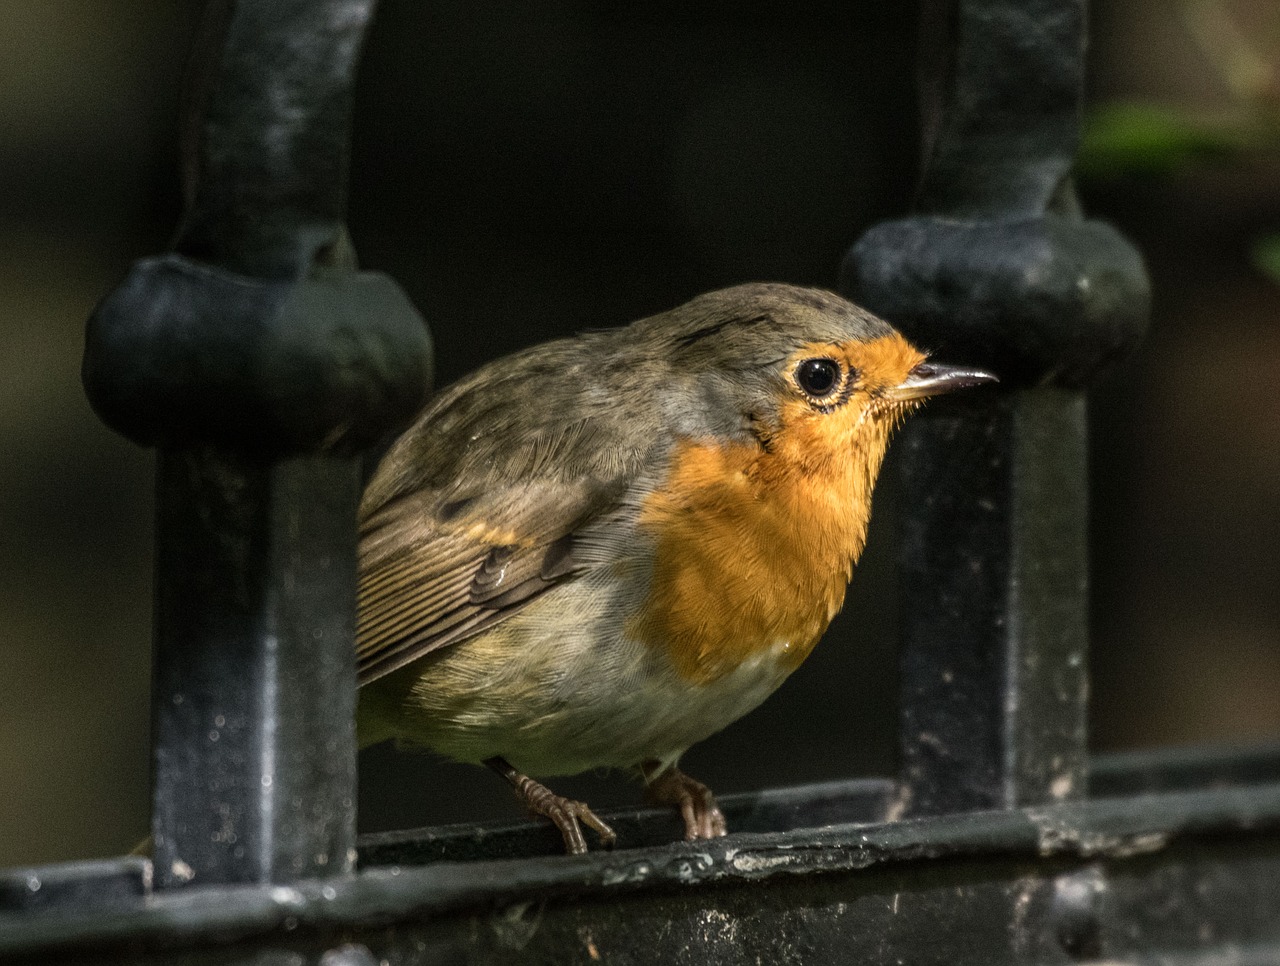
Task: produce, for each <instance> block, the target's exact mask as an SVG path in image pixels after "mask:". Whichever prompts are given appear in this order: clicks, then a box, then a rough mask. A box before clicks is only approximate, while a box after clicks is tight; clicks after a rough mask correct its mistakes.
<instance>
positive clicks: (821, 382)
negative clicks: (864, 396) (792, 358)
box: [796, 359, 840, 399]
mask: <svg viewBox="0 0 1280 966" xmlns="http://www.w3.org/2000/svg"><path fill="white" fill-rule="evenodd" d="M839 380H840V364H839V363H838V362H836V361H835V360H834V359H805V360H804V362H802V363H800V365H798V366H796V384H797V385H799V387H800V388H801V389H803V390H804V391H805V392H807V393H808V394H809V395H810V396H813V397H814V398H816V399H821V398H822V397H823V396H826V395H829V394H830V393H831V391H832V390H834V389H835V388H836V383H837V382H839Z"/></svg>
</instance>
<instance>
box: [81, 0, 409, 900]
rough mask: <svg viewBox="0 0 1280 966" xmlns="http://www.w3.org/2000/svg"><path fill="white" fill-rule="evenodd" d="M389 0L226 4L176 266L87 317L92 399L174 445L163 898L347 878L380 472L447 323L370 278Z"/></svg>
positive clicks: (195, 98)
mask: <svg viewBox="0 0 1280 966" xmlns="http://www.w3.org/2000/svg"><path fill="white" fill-rule="evenodd" d="M373 8H374V2H373V0H211V2H210V3H209V4H208V5H207V6H206V9H205V20H204V25H203V30H202V32H201V36H200V38H199V40H198V41H197V47H196V51H195V53H194V56H193V59H192V81H193V86H192V89H191V91H190V95H191V96H190V104H189V107H190V113H189V115H188V118H187V124H186V135H187V136H186V144H185V147H186V155H185V173H186V176H187V183H186V189H187V190H186V210H185V212H184V218H183V224H182V228H181V230H180V231H179V234H178V240H177V244H176V251H175V252H174V253H171V254H169V255H166V256H161V257H159V258H149V259H143V260H142V261H140V262H138V263H137V264H136V265H135V266H134V267H133V269H132V271H131V272H130V275H129V277H128V278H127V279H126V280H125V281H124V283H123V284H122V285H121V286H120V287H119V288H118V289H117V290H116V291H115V292H113V293H112V294H111V295H109V296H108V297H107V299H106V300H104V302H103V303H102V305H100V306H99V307H98V309H97V310H96V311H95V313H94V315H93V317H92V318H91V319H90V322H89V328H88V334H87V340H86V348H85V360H84V381H85V388H86V391H87V392H88V394H89V397H90V400H91V402H92V403H93V405H94V407H95V409H96V410H97V411H98V413H99V415H101V416H102V418H103V419H104V420H105V421H106V422H107V423H108V424H110V425H111V426H112V427H113V428H115V429H117V430H119V431H120V432H122V433H124V434H125V435H127V436H129V437H131V438H132V439H134V440H136V441H138V442H140V443H143V444H145V445H156V446H158V447H159V450H160V453H159V465H158V489H159V493H158V501H157V502H158V517H157V533H156V540H157V555H156V624H155V664H154V691H153V702H154V733H153V742H154V765H155V769H154V776H153V778H154V795H153V818H152V837H153V849H154V868H155V881H156V884H157V885H158V886H161V887H172V886H177V885H181V884H183V883H186V882H196V883H201V884H208V883H220V882H286V881H290V880H292V879H297V878H301V877H307V876H320V875H339V874H343V873H346V872H350V871H351V870H352V868H353V863H354V845H355V841H354V839H355V806H354V802H355V737H354V725H353V714H354V706H355V658H354V648H353V633H354V630H353V629H354V614H355V546H356V542H355V513H356V506H357V502H358V499H359V486H360V484H359V481H360V473H359V466H358V462H359V453H360V451H361V449H363V448H364V447H366V446H368V445H370V444H371V443H373V442H375V441H376V440H378V439H379V438H380V437H382V436H383V435H384V434H385V433H386V432H387V430H388V429H389V428H391V427H392V426H393V425H394V424H395V423H396V422H397V421H399V420H401V419H403V418H404V417H407V416H408V415H409V414H410V413H411V412H412V411H413V410H414V409H415V408H416V406H417V405H418V404H419V403H420V401H421V399H422V396H423V394H424V392H425V388H426V385H427V381H428V379H429V371H430V346H429V340H428V338H427V334H426V329H425V326H424V325H423V324H422V321H421V319H420V318H419V317H418V316H417V313H416V312H415V311H414V310H413V308H412V306H411V305H410V304H409V303H408V301H407V300H406V299H405V298H404V296H403V295H402V294H401V293H400V291H399V289H398V288H397V287H396V286H395V285H394V283H392V282H391V281H390V280H389V279H387V278H385V277H383V276H381V275H378V274H376V273H370V272H358V271H356V270H355V266H354V257H353V255H352V254H351V251H350V247H349V244H348V242H347V238H346V232H345V228H344V225H343V214H344V208H345V190H346V158H347V142H348V138H349V127H350V110H351V86H352V83H353V81H354V72H355V65H356V60H357V57H358V53H359V49H360V42H361V39H362V37H363V34H364V31H365V28H366V26H367V24H368V21H369V18H370V17H371V15H372V13H373Z"/></svg>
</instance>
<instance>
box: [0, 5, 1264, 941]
mask: <svg viewBox="0 0 1280 966" xmlns="http://www.w3.org/2000/svg"><path fill="white" fill-rule="evenodd" d="M374 6H375V4H374V2H373V0H211V2H210V3H209V4H208V7H207V11H206V21H205V24H204V27H203V33H202V36H201V40H200V41H199V44H198V46H197V51H196V62H195V65H194V76H195V82H194V85H193V88H192V92H193V96H192V98H191V108H190V113H189V115H188V126H187V142H186V172H185V174H186V179H187V180H186V186H187V194H186V211H185V215H184V220H183V224H182V226H181V229H180V232H179V235H178V239H177V242H176V244H175V247H174V250H173V252H171V253H169V254H167V255H164V256H161V257H158V258H154V259H146V260H143V261H142V262H140V263H138V264H137V265H136V266H135V267H134V270H133V272H132V273H131V274H130V276H129V278H128V279H127V280H126V281H125V283H124V284H123V285H122V286H121V287H120V288H119V289H118V290H117V291H116V292H114V293H113V294H112V295H111V296H109V297H108V298H107V300H106V301H105V302H104V303H103V304H102V306H101V307H100V308H99V309H98V311H97V312H96V313H95V315H94V318H93V319H92V321H91V323H90V327H89V335H88V343H87V346H86V353H85V369H84V372H85V385H86V388H87V390H88V392H89V394H90V398H91V399H92V401H93V403H94V406H95V408H96V409H97V410H98V412H99V413H100V414H101V415H102V417H103V418H104V420H106V421H107V422H108V423H109V424H110V425H111V426H113V427H114V428H116V429H118V430H119V431H121V432H122V433H124V434H126V435H128V436H129V437H131V438H133V439H135V440H137V441H138V442H141V443H143V444H145V445H154V446H157V447H158V449H159V451H160V460H159V474H158V475H159V482H158V485H159V500H158V504H159V521H158V531H157V540H158V544H159V552H158V554H157V607H156V644H155V665H156V670H155V688H154V697H153V701H154V722H155V727H154V746H155V775H154V817H153V836H154V858H153V859H149V860H148V859H142V858H126V859H120V860H113V861H104V862H91V863H71V864H66V865H61V866H54V867H49V868H43V869H27V870H15V871H13V872H10V873H7V874H3V875H0V957H12V958H16V959H30V960H38V961H41V962H49V961H52V960H55V959H59V958H61V959H65V960H68V961H71V960H84V959H90V960H95V961H97V960H104V961H105V960H111V959H130V960H133V959H137V960H143V959H148V960H155V961H159V960H164V961H192V962H195V961H199V962H202V963H203V962H209V961H228V962H239V961H244V962H249V961H253V962H259V961H277V960H279V961H282V962H283V961H288V962H291V963H293V962H309V961H313V960H314V961H318V962H322V963H326V964H329V966H336V964H339V963H351V964H356V963H373V962H379V961H382V962H388V963H411V962H424V963H426V962H433V963H434V962H461V961H467V962H474V961H485V962H488V961H493V962H515V961H525V960H533V961H547V962H558V963H559V962H577V961H582V962H595V961H603V962H640V961H659V960H665V961H669V962H672V963H684V962H689V963H694V962H696V963H707V962H716V963H719V962H725V963H729V962H823V963H826V962H866V963H875V962H884V963H892V962H947V963H961V962H984V963H1002V962H1010V963H1013V962H1018V963H1026V962H1041V961H1043V962H1066V961H1078V960H1082V959H1096V958H1101V957H1106V958H1110V959H1126V960H1128V959H1153V958H1160V957H1164V959H1163V960H1162V961H1172V960H1176V961H1178V962H1201V961H1204V962H1209V961H1220V958H1221V957H1223V956H1227V957H1229V961H1231V962H1280V753H1277V752H1276V751H1274V750H1265V749H1264V750H1262V751H1258V752H1254V753H1250V754H1230V755H1220V756H1215V755H1200V756H1187V755H1182V756H1167V757H1162V756H1158V755H1145V756H1129V757H1116V758H1110V759H1105V760H1099V761H1094V762H1092V763H1091V762H1089V761H1088V759H1087V756H1086V743H1085V712H1086V707H1087V688H1086V664H1087V661H1086V657H1087V628H1086V591H1087V556H1086V548H1085V522H1086V513H1087V507H1086V503H1085V494H1086V472H1087V469H1086V465H1085V403H1084V395H1083V387H1084V386H1086V385H1087V383H1088V381H1089V379H1090V378H1091V377H1092V375H1093V374H1094V373H1095V372H1096V371H1097V369H1098V368H1099V367H1100V366H1101V365H1102V364H1103V363H1105V362H1106V361H1107V360H1108V359H1110V358H1112V357H1113V356H1115V355H1116V354H1118V353H1120V352H1122V351H1124V350H1126V349H1127V348H1129V347H1130V346H1132V344H1133V343H1134V342H1135V341H1136V339H1137V338H1138V337H1139V335H1140V334H1141V331H1142V327H1143V325H1144V320H1145V314H1146V306H1147V288H1146V281H1145V275H1144V272H1143V268H1142V264H1141V260H1140V258H1139V257H1138V255H1137V254H1136V253H1135V252H1134V250H1133V249H1132V248H1131V247H1130V246H1129V245H1128V244H1127V243H1126V242H1125V241H1124V240H1123V239H1121V238H1120V237H1119V236H1118V235H1117V234H1116V233H1115V232H1114V231H1112V230H1111V229H1110V228H1108V227H1107V226H1105V225H1101V224H1098V223H1096V222H1091V221H1088V220H1086V219H1084V218H1083V217H1082V216H1081V215H1080V213H1079V211H1078V209H1077V205H1076V204H1075V200H1074V193H1073V190H1072V187H1071V181H1070V168H1071V162H1072V157H1073V154H1074V151H1075V145H1076V138H1077V133H1078V127H1079V112H1080V106H1081V98H1082V86H1083V63H1084V60H1083V58H1084V44H1085V6H1084V3H1083V0H924V2H923V4H922V25H923V32H922V40H921V64H922V82H923V83H922V88H923V93H924V101H923V103H924V118H925V132H924V138H923V144H924V158H923V171H924V175H923V179H922V182H921V188H920V192H919V197H918V205H917V211H916V214H915V215H913V216H912V217H909V218H906V219H904V220H901V221H896V222H891V223H888V224H883V225H880V226H878V227H876V228H874V229H873V230H872V231H871V232H869V233H868V234H867V235H866V236H864V237H863V238H862V239H861V240H860V241H859V242H858V243H857V244H856V245H855V246H854V247H853V249H852V250H851V252H850V254H849V256H848V258H847V259H846V262H845V265H844V268H843V272H842V276H841V287H842V288H843V289H844V290H845V291H846V292H847V293H848V294H850V295H852V296H853V297H855V298H857V299H858V300H860V301H862V302H864V303H866V304H867V305H868V306H869V307H870V308H872V309H874V310H876V311H878V312H880V313H881V314H884V315H886V316H887V317H889V318H891V319H892V320H893V321H894V322H895V323H897V324H898V325H900V326H901V327H902V328H903V329H904V331H905V332H906V333H907V334H908V335H910V336H912V337H914V338H916V339H917V340H919V341H920V342H922V343H924V344H927V345H929V346H930V347H931V348H938V349H945V350H946V352H947V353H948V354H949V355H951V356H953V357H955V358H962V359H964V360H966V361H968V362H972V363H977V364H986V365H989V366H991V367H993V368H995V369H996V370H997V371H998V372H999V373H1000V375H1001V377H1002V380H1003V381H1004V386H1005V387H1006V391H1005V392H1003V393H1002V394H1001V395H999V396H995V397H990V398H988V399H986V400H969V401H965V402H958V403H956V404H955V405H951V406H948V407H946V408H942V407H939V408H938V409H937V410H935V411H934V412H932V413H930V414H927V415H926V416H924V417H920V418H917V419H916V421H915V424H914V425H913V426H912V427H911V428H910V429H909V430H908V431H907V432H906V434H905V439H904V443H903V444H900V446H904V447H905V449H906V458H905V459H904V460H903V461H902V470H903V474H902V475H903V480H902V481H901V485H902V486H903V487H904V490H905V494H906V502H907V504H908V505H909V506H910V508H911V511H910V513H909V514H907V515H906V517H907V519H906V523H905V527H904V532H903V533H902V542H901V547H902V564H903V573H904V580H903V588H902V589H903V597H904V601H905V602H906V606H905V608H904V618H903V629H904V640H903V675H902V680H903V694H902V707H903V717H902V726H901V735H902V756H903V771H902V774H901V776H900V778H899V779H898V780H885V779H871V780H851V781H844V782H836V783H832V784H828V785H823V786H809V787H804V788H797V789H787V790H776V791H766V792H761V793H758V794H752V795H742V796H731V797H728V798H726V799H725V800H724V801H723V805H724V808H725V810H726V812H727V813H728V815H729V818H730V820H731V827H732V828H733V829H734V830H735V834H734V835H732V836H730V837H728V838H726V839H723V840H716V841H711V842H698V843H689V844H685V843H675V844H671V841H670V840H671V839H672V838H673V833H674V832H675V825H676V820H675V819H674V817H672V816H671V815H668V814H666V813H665V812H654V811H630V812H624V813H620V814H615V815H613V816H611V818H610V820H611V821H612V822H613V823H614V825H615V828H617V830H618V831H619V833H620V835H621V837H622V839H623V840H624V841H625V842H627V843H630V844H633V846H632V847H629V848H627V849H625V850H620V851H618V852H614V853H593V854H590V855H586V856H580V857H573V858H568V857H563V856H554V855H549V854H550V853H554V851H555V846H556V844H557V842H558V838H557V835H556V833H555V832H554V831H553V830H551V829H550V828H548V827H545V826H543V825H538V824H534V823H525V822H522V823H513V824H510V825H506V826H501V827H473V826H467V827H449V828H441V829H427V830H415V831H412V832H404V833H390V834H384V835H377V836H370V837H367V838H365V839H364V840H362V841H361V843H360V845H359V855H358V856H357V849H356V839H355V823H354V802H355V767H354V763H355V745H354V739H353V729H352V712H353V706H354V695H355V678H354V670H353V668H354V664H353V651H352V625H353V610H354V574H355V537H354V533H355V530H354V519H355V507H356V502H357V499H358V493H359V479H360V473H359V465H358V461H359V455H360V453H361V451H362V450H363V449H364V448H365V447H367V446H369V445H371V444H372V443H373V442H374V441H376V440H377V439H378V438H379V437H380V436H381V435H382V434H383V433H384V432H385V431H386V430H387V428H388V427H389V426H391V425H393V424H394V423H395V422H396V421H397V420H398V419H399V418H401V417H402V416H404V415H406V414H407V413H408V412H409V411H411V410H412V409H413V408H414V407H415V406H416V405H417V403H418V402H419V400H420V399H421V398H422V395H423V392H424V390H425V386H426V383H427V380H428V377H429V370H430V361H429V357H430V348H429V344H428V341H427V337H426V330H425V328H424V326H423V325H422V323H421V321H420V320H419V319H418V317H417V315H416V313H415V312H414V310H413V309H412V308H411V306H410V305H409V304H408V302H407V301H406V299H405V298H404V297H403V296H402V295H401V294H400V292H399V290H398V289H397V288H396V286H395V285H394V284H393V283H391V282H390V281H389V280H388V279H386V278H385V277H383V276H379V275H376V274H371V273H364V272H359V271H357V270H356V268H355V265H354V256H353V255H352V253H351V250H350V246H349V244H348V242H347V238H346V232H345V230H344V227H343V208H344V189H345V180H346V172H345V157H346V149H347V148H346V145H347V132H348V128H349V123H350V103H351V85H352V78H353V72H354V67H355V62H356V59H357V54H358V52H359V49H360V43H361V39H362V36H363V34H364V31H365V29H366V26H367V24H368V22H369V18H370V17H371V16H372V13H373V8H374ZM1214 957H1219V959H1215V958H1214Z"/></svg>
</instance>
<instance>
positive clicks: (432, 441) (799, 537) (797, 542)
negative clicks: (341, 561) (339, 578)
mask: <svg viewBox="0 0 1280 966" xmlns="http://www.w3.org/2000/svg"><path fill="white" fill-rule="evenodd" d="M994 380H995V377H994V376H993V375H991V374H990V373H987V372H984V371H981V370H979V369H972V368H954V367H947V366H942V365H938V364H935V363H932V362H928V361H926V357H925V354H924V353H923V352H921V351H919V350H918V349H916V348H915V347H914V346H912V345H911V344H910V343H909V342H908V341H907V340H906V339H905V338H903V337H902V336H901V335H900V334H899V333H898V332H897V331H895V330H894V329H893V328H892V327H891V326H890V325H889V324H888V323H886V322H884V321H883V320H881V319H879V318H877V317H876V316H874V315H872V314H871V313H869V312H867V311H865V310H863V309H861V308H858V307H857V306H855V305H853V304H852V303H850V302H847V301H845V300H844V299H843V298H840V297H839V296H837V295H834V294H832V293H830V292H826V291H821V290H817V289H808V288H798V287H794V286H790V285H781V284H753V285H741V286H738V287H735V288H729V289H725V290H723V291H718V292H712V293H710V294H707V295H702V296H700V297H698V298H695V299H693V300H692V301H690V302H688V303H686V304H684V305H682V306H680V307H679V308H676V309H673V310H671V311H669V312H665V313H662V314H660V315H655V316H652V317H650V318H646V319H641V320H640V321H638V322H634V323H632V324H631V325H628V326H625V327H622V328H617V329H609V330H601V331H590V332H586V333H583V334H581V335H578V336H576V337H573V338H567V339H560V340H558V341H554V342H548V343H546V344H543V345H539V346H535V347H534V348H531V349H528V350H525V351H523V352H518V353H516V354H514V355H511V356H507V357H506V358H502V359H498V360H497V361H495V362H491V363H489V364H487V365H485V366H483V367H482V368H480V369H478V370H477V371H475V372H474V373H472V374H471V375H469V376H466V377H465V378H463V379H462V380H461V381H459V382H457V383H455V384H454V385H452V386H450V387H448V388H447V389H444V390H443V391H441V392H440V393H439V394H438V395H437V396H436V397H435V398H434V400H433V401H431V402H430V403H429V404H428V405H427V407H426V408H425V409H424V410H423V412H422V413H421V414H420V416H419V417H418V418H417V420H416V421H415V422H414V423H413V425H412V426H411V427H410V428H409V429H408V430H407V431H406V432H405V433H404V435H403V436H401V437H400V438H399V440H398V441H397V442H396V443H395V444H394V445H393V446H392V448H391V449H390V450H389V451H388V453H387V455H386V456H385V457H384V458H383V460H382V462H381V464H380V466H379V468H378V469H377V471H376V473H375V474H374V476H373V477H372V479H371V480H370V483H369V485H368V487H367V489H366V492H365V494H364V498H363V501H362V504H361V509H360V576H359V616H358V621H357V654H358V664H359V678H360V683H361V685H362V690H361V698H360V716H359V728H360V741H361V745H362V746H367V745H370V744H374V743H376V742H379V741H383V740H386V739H396V740H397V741H399V742H401V743H405V744H408V745H416V746H422V747H425V748H427V749H430V750H431V751H434V752H436V753H438V754H440V755H443V756H446V757H448V758H451V759H454V760H457V761H461V762H474V763H483V764H485V765H488V766H489V767H490V768H492V769H494V770H495V771H497V772H498V773H499V774H501V775H502V776H504V777H505V778H506V779H507V780H508V781H509V782H510V783H511V785H512V786H513V787H514V789H515V791H516V793H517V796H518V797H519V798H520V799H521V800H522V801H523V802H524V803H525V805H526V806H527V807H528V808H529V809H530V810H532V811H533V812H535V813H537V814H540V815H543V816H546V817H547V818H549V819H550V820H551V821H552V822H554V823H555V825H556V827H557V828H558V829H559V830H560V832H561V834H562V835H563V837H564V843H565V847H566V849H567V850H568V851H569V852H575V853H576V852H583V851H585V850H586V842H585V839H584V837H583V833H582V829H581V824H583V823H585V824H586V825H587V826H589V827H590V828H592V829H594V831H595V832H596V834H597V835H598V836H599V838H600V840H601V842H602V843H603V844H606V845H611V844H613V842H614V840H615V835H614V833H613V831H612V830H611V829H610V828H609V826H608V825H607V824H605V822H603V821H601V819H600V818H599V817H598V816H597V815H596V814H595V813H594V812H592V811H591V809H590V808H589V807H588V806H587V805H585V804H584V803H582V802H577V801H572V800H569V799H566V798H562V797H560V796H558V795H556V794H554V793H553V792H551V791H550V790H549V789H547V788H546V787H545V786H543V785H542V784H540V783H539V782H538V781H536V780H535V778H534V777H531V776H537V777H538V778H546V777H550V776H556V775H568V774H575V773H578V772H582V771H585V770H588V769H597V768H618V769H628V770H632V771H638V772H639V774H640V776H641V777H642V778H643V780H644V782H645V784H646V786H647V797H648V799H649V800H650V801H652V802H654V803H658V804H669V805H674V806H676V807H677V808H679V810H680V813H681V815H682V817H683V820H684V824H685V830H686V833H685V837H686V839H695V838H710V837H713V836H719V835H723V834H725V831H726V829H725V821H724V817H723V815H722V814H721V812H720V809H719V808H718V807H717V805H716V802H715V798H714V796H713V795H712V794H711V792H710V790H709V789H708V788H707V787H706V786H705V785H703V784H702V783H700V782H697V781H695V780H694V779H692V778H690V777H688V776H687V775H685V774H684V773H683V772H681V771H680V770H679V769H678V768H677V762H678V761H679V759H680V756H681V754H682V753H683V752H684V751H685V750H686V749H688V748H689V747H690V746H691V745H693V744H696V743H697V742H699V741H702V740H703V739H704V738H706V737H708V736H709V735H712V734H714V733H715V732H717V731H719V730H720V729H722V728H724V727H725V726H726V725H728V724H730V723H731V722H733V721H735V720H737V719H738V718H740V717H741V716H742V715H744V714H746V713H747V712H748V711H750V710H752V709H753V708H755V707H756V706H757V705H759V704H760V703H761V702H762V701H763V700H764V699H765V698H767V697H768V696H769V695H770V694H772V693H773V691H774V690H775V689H776V688H777V687H778V686H779V685H780V684H782V682H783V681H784V680H785V679H786V678H787V676H788V675H789V674H791V672H792V671H794V670H795V669H796V668H797V667H799V666H800V663H801V662H802V661H803V660H804V659H805V658H806V657H807V656H808V654H809V653H810V651H811V650H812V649H813V647H814V645H815V644H816V643H817V642H818V639H819V638H820V637H821V636H822V634H823V632H824V631H825V630H826V628H827V625H828V624H829V623H830V622H831V619H832V618H833V617H835V615H836V613H837V612H838V611H839V610H840V607H841V605H842V603H843V601H844V595H845V590H846V587H847V585H848V582H849V580H850V578H851V577H852V574H853V567H854V564H855V563H856V562H857V560H858V556H859V554H860V553H861V552H862V548H863V544H864V542H865V539H866V533H867V521H868V519H869V517H870V514H871V492H872V488H873V486H874V484H875V481H876V475H877V473H878V472H879V469H880V463H881V460H882V458H883V457H884V453H885V447H886V445H887V444H888V442H889V437H890V434H891V433H892V431H893V429H894V427H895V426H896V425H897V424H898V423H899V422H900V421H901V420H902V418H903V417H904V416H906V415H907V413H909V412H910V411H911V410H912V409H913V408H914V407H915V406H917V405H918V404H919V402H920V401H921V400H922V399H924V398H925V397H927V396H931V395H935V394H938V393H943V392H949V391H951V390H954V389H960V388H963V387H968V386H975V385H978V384H981V383H986V382H991V381H994Z"/></svg>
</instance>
